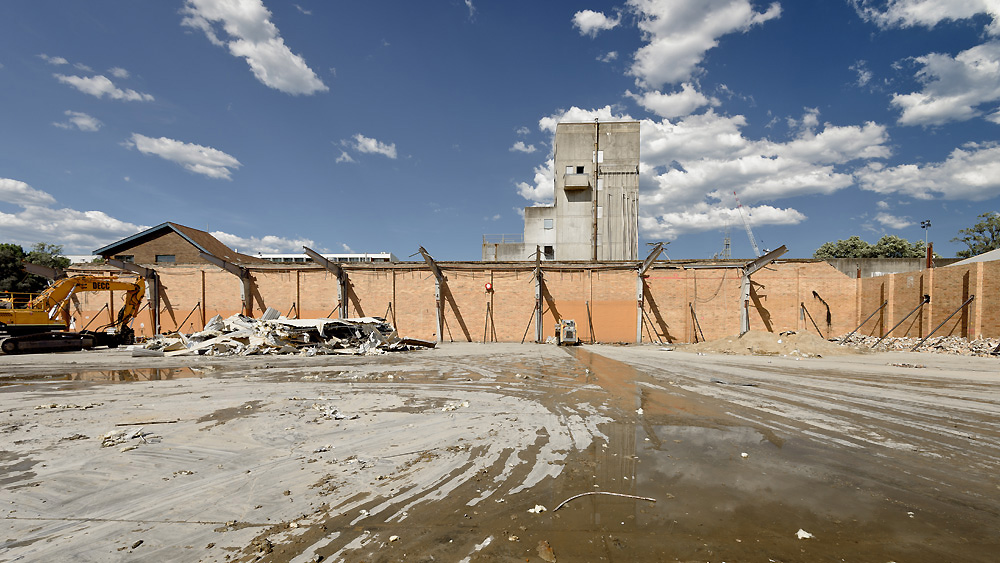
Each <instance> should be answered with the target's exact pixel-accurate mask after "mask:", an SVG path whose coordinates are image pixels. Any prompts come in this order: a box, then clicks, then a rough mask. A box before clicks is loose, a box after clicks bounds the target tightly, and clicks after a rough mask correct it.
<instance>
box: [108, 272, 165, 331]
mask: <svg viewBox="0 0 1000 563" xmlns="http://www.w3.org/2000/svg"><path fill="white" fill-rule="evenodd" d="M108 265H110V266H114V267H115V268H118V269H121V270H125V271H128V272H132V273H135V274H139V275H140V276H142V277H143V278H145V279H146V299H147V302H148V303H149V304H150V307H149V310H150V312H151V313H152V314H153V334H160V276H159V275H158V274H157V273H156V270H154V269H152V268H146V267H143V266H140V265H138V264H133V263H132V262H124V261H122V260H116V259H114V258H108Z"/></svg>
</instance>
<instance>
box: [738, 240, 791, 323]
mask: <svg viewBox="0 0 1000 563" xmlns="http://www.w3.org/2000/svg"><path fill="white" fill-rule="evenodd" d="M786 252H788V249H787V248H785V245H781V246H780V247H778V248H776V249H774V250H772V251H771V252H768V253H767V254H765V255H763V256H761V257H760V258H757V259H756V260H754V261H753V262H749V263H747V265H746V266H744V267H743V279H742V280H741V281H740V305H741V307H740V336H743V335H744V334H746V333H748V332H750V276H752V275H753V274H754V273H756V272H757V271H758V270H760V269H761V268H763V267H764V266H767V265H768V264H770V263H771V262H774V261H775V260H777V259H778V258H780V257H781V256H782V255H784V254H785V253H786Z"/></svg>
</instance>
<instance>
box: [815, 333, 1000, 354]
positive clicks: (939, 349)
mask: <svg viewBox="0 0 1000 563" xmlns="http://www.w3.org/2000/svg"><path fill="white" fill-rule="evenodd" d="M848 336H850V338H847V337H846V336H842V337H840V338H836V339H834V340H833V341H834V342H838V343H840V344H847V345H851V346H856V347H858V348H872V347H873V346H875V345H876V343H877V344H878V347H877V348H875V350H876V351H879V352H909V351H910V350H912V349H913V347H914V346H916V345H917V344H919V343H920V341H921V340H922V339H921V338H917V337H911V336H890V337H888V338H886V339H884V340H881V342H880V337H878V336H874V335H873V336H865V335H862V334H853V335H848ZM998 346H1000V338H975V339H972V340H969V339H968V338H962V337H961V336H931V337H930V338H928V339H927V341H926V342H924V343H923V344H921V345H920V348H918V349H917V351H918V352H925V353H927V352H929V353H932V354H951V355H956V356H980V357H990V356H991V355H992V354H993V352H994V351H995V350H996V349H997V347H998Z"/></svg>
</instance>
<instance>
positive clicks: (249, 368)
mask: <svg viewBox="0 0 1000 563" xmlns="http://www.w3.org/2000/svg"><path fill="white" fill-rule="evenodd" d="M847 352H849V350H847V349H846V348H845V349H843V351H842V352H841V353H838V355H832V352H829V351H824V352H823V353H822V354H820V357H817V355H816V354H815V353H813V354H799V355H795V354H774V355H740V356H737V355H731V354H723V353H717V352H713V351H710V350H709V351H704V350H703V349H699V348H695V347H678V348H676V349H668V348H663V347H660V346H656V345H643V346H603V345H599V346H579V347H573V348H560V347H555V346H545V345H534V344H529V345H518V344H470V343H462V344H449V343H446V344H442V345H440V346H438V347H437V348H436V349H426V350H416V351H411V352H404V353H396V354H388V355H378V356H316V357H309V358H306V357H298V356H274V357H270V356H269V357H259V356H249V357H207V356H193V357H190V356H189V357H183V356H179V357H173V358H170V357H168V358H148V357H135V358H134V357H132V356H131V355H130V353H129V351H128V350H125V349H118V350H92V351H85V352H74V353H65V354H47V355H33V356H3V357H0V436H2V442H0V486H2V491H3V495H2V496H0V516H2V527H3V529H2V531H0V561H65V560H73V561H218V562H227V561H228V562H232V561H301V562H310V561H345V562H359V561H366V562H389V561H415V562H430V561H448V562H458V561H462V562H469V563H472V562H515V561H527V562H537V561H546V562H553V561H564V562H569V561H607V562H653V561H713V562H721V561H728V562H734V561H737V562H739V561H760V562H767V561H776V562H816V561H842V560H843V561H853V562H867V561H871V562H881V563H887V562H890V561H896V562H900V563H903V562H907V563H912V562H940V561H982V562H992V561H996V557H997V555H996V554H997V553H1000V535H998V533H997V530H998V529H1000V500H998V499H1000V472H998V468H1000V464H998V461H1000V393H998V392H997V385H998V383H1000V369H998V366H1000V364H998V360H997V358H976V357H958V356H943V355H936V354H921V353H903V352H892V353H866V354H861V353H847ZM807 356H808V357H807ZM606 493H615V494H614V495H611V494H606ZM580 495H582V496H580ZM557 509H558V510H557Z"/></svg>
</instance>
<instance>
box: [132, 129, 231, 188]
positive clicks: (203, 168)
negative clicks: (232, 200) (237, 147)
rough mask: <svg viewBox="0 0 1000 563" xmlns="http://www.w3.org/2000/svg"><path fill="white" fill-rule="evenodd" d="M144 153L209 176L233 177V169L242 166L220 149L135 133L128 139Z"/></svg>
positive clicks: (227, 178)
mask: <svg viewBox="0 0 1000 563" xmlns="http://www.w3.org/2000/svg"><path fill="white" fill-rule="evenodd" d="M128 145H129V146H134V147H135V148H136V149H138V150H139V152H141V153H143V154H151V155H155V156H158V157H160V158H162V159H164V160H169V161H171V162H175V163H177V164H180V165H181V166H183V167H184V168H185V169H186V170H189V171H191V172H194V173H196V174H202V175H204V176H208V177H209V178H224V179H226V180H230V179H232V178H231V177H232V171H233V169H236V168H239V167H240V166H241V164H240V161H238V160H236V158H235V157H233V156H231V155H228V154H226V153H224V152H222V151H220V150H218V149H213V148H212V147H205V146H202V145H196V144H193V143H184V142H182V141H176V140H174V139H168V138H167V137H159V138H153V137H147V136H145V135H140V134H138V133H133V134H132V137H131V139H129V141H128Z"/></svg>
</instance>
